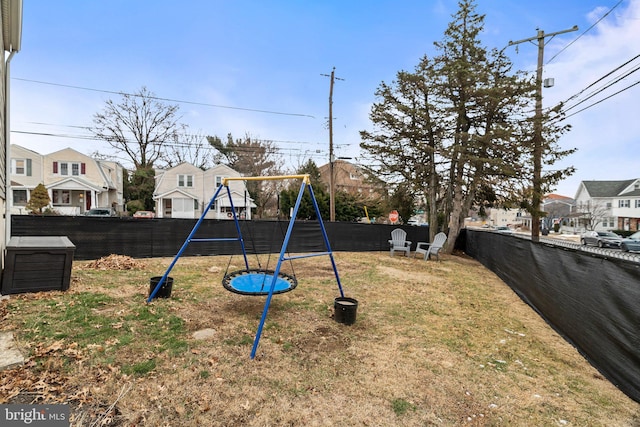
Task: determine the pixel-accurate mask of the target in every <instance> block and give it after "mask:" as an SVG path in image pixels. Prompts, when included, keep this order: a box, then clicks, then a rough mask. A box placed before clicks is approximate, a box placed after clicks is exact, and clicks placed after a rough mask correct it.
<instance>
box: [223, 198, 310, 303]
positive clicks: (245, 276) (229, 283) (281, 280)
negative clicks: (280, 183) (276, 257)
mask: <svg viewBox="0 0 640 427" xmlns="http://www.w3.org/2000/svg"><path fill="white" fill-rule="evenodd" d="M245 197H246V195H245ZM245 204H246V201H245ZM278 204H279V202H278ZM242 223H244V224H245V225H246V226H245V227H243V228H245V230H248V232H249V233H248V234H249V239H250V241H251V245H252V249H253V253H254V255H256V261H257V264H258V267H257V268H250V267H249V262H248V259H247V252H246V248H245V245H244V240H243V239H242V238H241V236H242V232H241V231H240V228H241V227H238V234H239V235H240V239H239V240H240V242H241V248H242V255H243V258H244V262H245V268H244V269H242V270H236V271H232V272H228V269H229V265H231V259H229V264H227V272H225V274H224V277H223V278H222V286H224V288H225V289H226V290H228V291H230V292H234V293H236V294H240V295H254V296H261V295H269V293H271V294H283V293H285V292H289V291H292V290H294V289H295V288H296V286H298V281H297V280H296V278H295V273H293V274H294V275H290V274H287V273H284V272H282V271H281V270H280V269H279V268H278V270H279V271H278V274H277V275H276V277H275V279H274V275H275V273H276V272H275V271H274V270H271V269H269V261H270V260H271V253H272V249H273V242H274V240H275V237H276V234H277V233H276V230H277V228H278V227H277V226H274V229H273V232H272V236H271V239H269V242H270V246H269V249H268V253H269V257H268V259H267V266H266V267H265V268H263V267H262V265H261V264H260V259H259V258H258V251H257V250H256V245H255V239H254V236H253V233H252V230H251V228H252V227H251V226H250V225H249V224H248V223H247V222H246V221H242ZM276 223H277V225H279V226H280V227H279V228H280V232H281V234H282V237H284V232H283V230H282V223H281V222H280V221H279V220H278V221H276ZM280 265H281V264H280ZM291 270H292V272H293V265H291ZM274 282H275V283H274ZM272 286H273V292H271V287H272Z"/></svg>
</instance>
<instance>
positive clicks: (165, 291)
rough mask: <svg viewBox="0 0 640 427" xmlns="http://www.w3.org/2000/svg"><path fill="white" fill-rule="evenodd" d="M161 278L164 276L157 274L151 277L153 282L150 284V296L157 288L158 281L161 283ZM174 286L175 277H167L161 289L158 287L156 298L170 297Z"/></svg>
mask: <svg viewBox="0 0 640 427" xmlns="http://www.w3.org/2000/svg"><path fill="white" fill-rule="evenodd" d="M160 279H162V276H156V277H152V278H151V283H150V285H149V296H151V293H152V292H153V290H154V289H155V288H156V286H158V283H160ZM172 287H173V277H167V278H166V280H165V281H164V283H163V284H162V286H160V289H158V293H156V295H155V297H154V298H170V297H171V288H172Z"/></svg>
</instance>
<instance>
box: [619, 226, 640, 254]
mask: <svg viewBox="0 0 640 427" xmlns="http://www.w3.org/2000/svg"><path fill="white" fill-rule="evenodd" d="M620 249H622V250H623V251H625V252H640V231H636V232H635V233H633V234H632V235H631V236H629V237H626V238H624V239H622V243H621V244H620Z"/></svg>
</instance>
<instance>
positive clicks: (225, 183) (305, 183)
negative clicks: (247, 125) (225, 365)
mask: <svg viewBox="0 0 640 427" xmlns="http://www.w3.org/2000/svg"><path fill="white" fill-rule="evenodd" d="M286 179H300V180H302V182H301V184H300V191H299V192H298V198H297V199H296V204H295V206H294V208H293V212H292V214H291V219H290V220H289V225H288V227H287V232H286V234H285V237H284V241H283V242H282V247H281V249H280V255H279V257H278V263H277V264H276V266H275V269H274V271H273V275H272V276H271V277H272V278H271V284H270V286H269V292H268V293H267V294H266V295H267V298H266V300H265V303H264V309H263V311H262V316H261V318H260V324H259V325H258V329H257V331H256V336H255V339H254V341H253V347H252V348H251V359H253V358H255V356H256V351H257V349H258V344H259V343H260V336H261V335H262V328H263V327H264V323H265V321H266V319H267V313H268V311H269V306H270V305H271V299H272V297H273V295H274V293H275V288H276V282H277V281H278V276H279V274H280V268H281V266H282V263H283V262H284V261H290V260H295V259H301V258H311V257H316V256H329V259H330V260H331V267H332V268H333V272H334V274H335V277H336V283H337V285H338V290H339V291H340V296H341V297H344V291H343V290H342V283H341V282H340V275H339V274H338V268H337V267H336V262H335V259H334V257H333V252H332V251H331V245H330V243H329V238H328V236H327V231H326V229H325V226H324V222H323V221H322V216H321V215H320V208H319V207H318V202H317V201H316V197H315V194H314V192H313V187H312V186H311V181H310V179H309V175H308V174H305V175H283V176H271V177H230V178H224V179H223V180H222V185H220V186H219V187H218V189H217V190H216V192H215V194H214V195H213V197H212V198H211V201H210V202H209V203H208V204H207V206H206V208H205V209H204V210H203V212H202V215H201V216H200V219H198V221H197V222H196V224H195V225H194V227H193V229H192V230H191V232H190V233H189V236H187V239H186V240H185V241H184V243H183V244H182V247H181V248H180V250H179V251H178V253H177V254H176V256H175V257H174V258H173V261H171V264H170V265H169V267H168V268H167V271H166V272H165V273H164V275H163V276H162V278H161V279H160V280H159V281H158V283H157V285H156V287H155V288H154V289H153V291H152V292H151V293H150V294H149V298H148V299H147V303H149V302H151V301H152V300H153V298H155V296H156V294H157V293H158V291H159V290H160V288H161V287H162V285H163V284H164V283H165V281H166V280H167V277H169V273H170V272H171V270H172V269H173V267H174V266H175V264H176V263H177V262H178V259H179V258H180V256H182V254H183V253H184V251H185V250H186V249H187V246H189V244H190V243H191V242H225V241H237V242H239V243H240V247H241V249H242V256H243V258H244V263H245V267H246V268H247V271H248V270H249V269H250V268H249V260H248V258H247V252H246V248H245V245H244V239H243V237H242V232H241V231H240V222H239V221H238V215H237V213H236V209H235V207H234V206H233V199H232V197H231V190H230V189H229V182H230V181H265V180H286ZM223 188H225V189H226V191H227V196H228V197H229V202H230V204H231V212H232V214H233V221H234V222H235V226H236V231H237V232H238V237H231V238H194V235H195V234H196V232H197V230H198V228H199V227H200V225H201V224H202V221H203V220H204V218H205V216H206V215H207V213H208V212H209V209H210V208H211V206H213V204H214V202H215V201H216V199H217V198H218V196H219V195H220V192H221V191H222V189H223ZM305 189H308V190H309V195H310V196H311V201H312V203H313V208H314V210H315V212H316V217H317V218H318V223H319V225H320V230H321V233H322V238H323V239H324V244H325V249H326V251H325V252H316V253H312V254H306V255H296V256H286V253H287V248H288V245H289V240H290V238H291V233H292V232H293V227H294V224H295V218H296V215H297V213H298V210H299V209H300V203H301V202H302V196H303V194H304V191H305Z"/></svg>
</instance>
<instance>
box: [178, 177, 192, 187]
mask: <svg viewBox="0 0 640 427" xmlns="http://www.w3.org/2000/svg"><path fill="white" fill-rule="evenodd" d="M178 187H193V175H178Z"/></svg>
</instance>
